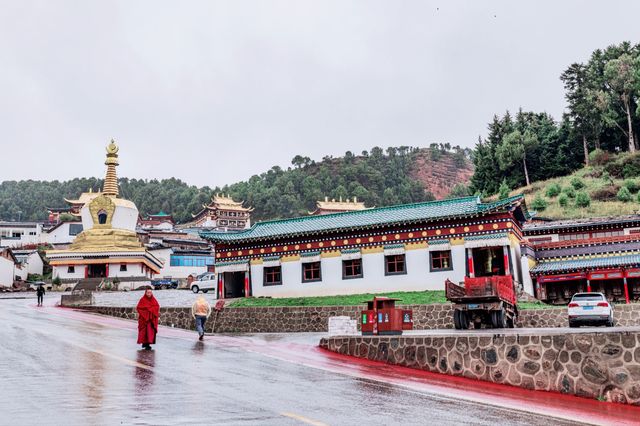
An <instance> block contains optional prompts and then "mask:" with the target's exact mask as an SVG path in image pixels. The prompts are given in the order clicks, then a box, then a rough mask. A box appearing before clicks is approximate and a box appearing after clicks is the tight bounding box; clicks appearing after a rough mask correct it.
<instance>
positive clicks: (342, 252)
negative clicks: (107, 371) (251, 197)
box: [200, 196, 533, 298]
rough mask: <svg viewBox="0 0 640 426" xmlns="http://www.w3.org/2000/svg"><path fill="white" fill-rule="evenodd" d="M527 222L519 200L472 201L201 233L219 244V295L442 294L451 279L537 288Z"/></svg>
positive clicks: (216, 246) (448, 201)
mask: <svg viewBox="0 0 640 426" xmlns="http://www.w3.org/2000/svg"><path fill="white" fill-rule="evenodd" d="M528 219H529V213H528V211H527V208H526V205H525V202H524V198H523V197H522V196H515V197H511V198H507V199H505V200H500V201H496V202H490V203H483V202H481V200H480V199H479V198H478V197H465V198H458V199H453V200H442V201H431V202H425V203H416V204H408V205H400V206H391V207H381V208H372V209H366V210H358V211H349V212H343V213H335V214H326V215H317V216H306V217H299V218H293V219H285V220H275V221H266V222H258V223H257V224H255V225H254V226H253V227H251V228H250V229H247V230H245V231H241V232H215V231H204V232H200V235H201V236H202V237H203V238H205V239H207V240H209V241H211V242H212V243H214V245H215V251H216V254H215V256H216V266H215V269H216V272H217V273H218V289H217V295H218V297H220V298H223V297H224V298H226V297H243V296H269V297H296V296H323V295H335V294H357V293H368V292H388V291H413V290H442V289H444V283H445V280H446V279H451V280H453V281H463V280H464V277H465V276H470V277H474V276H492V275H502V276H509V277H511V279H513V280H514V281H515V282H516V284H517V286H518V287H519V288H520V289H521V290H523V291H525V292H527V293H530V294H533V287H531V280H530V279H527V280H526V281H525V280H523V270H522V263H521V262H520V259H521V253H520V247H521V242H522V240H523V231H522V226H523V224H524V223H525V222H526V221H527V220H528ZM527 274H528V271H527ZM526 283H528V284H529V285H528V286H527V284H526Z"/></svg>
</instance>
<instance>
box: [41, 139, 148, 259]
mask: <svg viewBox="0 0 640 426" xmlns="http://www.w3.org/2000/svg"><path fill="white" fill-rule="evenodd" d="M118 151H119V148H118V145H117V144H116V143H115V141H114V140H113V139H111V142H110V143H109V145H108V146H107V159H106V160H105V162H104V164H105V165H106V166H107V173H106V175H105V179H104V185H103V189H102V192H100V193H98V194H97V195H96V196H95V197H93V198H92V199H91V200H90V201H88V203H87V204H85V205H84V206H83V207H82V209H81V210H80V216H81V217H82V225H83V229H84V230H83V231H82V232H81V233H80V234H78V236H77V237H76V238H75V240H74V241H73V243H71V245H70V247H69V248H68V249H67V250H51V251H49V252H48V253H50V254H55V253H60V252H63V251H65V252H68V251H73V252H123V251H140V250H144V247H143V245H142V243H141V242H140V240H139V239H138V235H137V233H136V223H137V219H138V209H137V207H136V205H135V204H134V203H133V202H131V201H129V200H124V199H121V198H118V196H119V189H118V175H117V173H116V166H118Z"/></svg>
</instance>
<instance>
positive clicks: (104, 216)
mask: <svg viewBox="0 0 640 426" xmlns="http://www.w3.org/2000/svg"><path fill="white" fill-rule="evenodd" d="M98 223H99V224H100V225H104V224H105V223H107V212H105V211H104V210H100V211H99V212H98Z"/></svg>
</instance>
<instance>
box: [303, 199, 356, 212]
mask: <svg viewBox="0 0 640 426" xmlns="http://www.w3.org/2000/svg"><path fill="white" fill-rule="evenodd" d="M364 209H366V207H365V205H364V203H363V202H359V201H358V198H356V197H353V201H351V200H349V199H348V198H347V200H346V201H342V198H341V199H340V200H338V201H336V200H329V197H325V199H324V201H318V202H317V203H316V209H315V210H314V211H312V212H309V214H310V215H323V214H332V213H343V212H353V211H358V210H364Z"/></svg>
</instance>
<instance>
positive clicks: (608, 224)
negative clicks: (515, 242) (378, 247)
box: [523, 215, 640, 236]
mask: <svg viewBox="0 0 640 426" xmlns="http://www.w3.org/2000/svg"><path fill="white" fill-rule="evenodd" d="M636 226H638V227H640V215H628V216H616V217H596V218H588V219H570V220H555V221H547V222H539V223H534V222H531V223H527V224H526V225H525V226H524V228H523V231H524V234H525V236H532V235H544V234H555V233H558V232H559V231H569V232H581V231H590V230H600V229H619V228H623V227H636Z"/></svg>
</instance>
